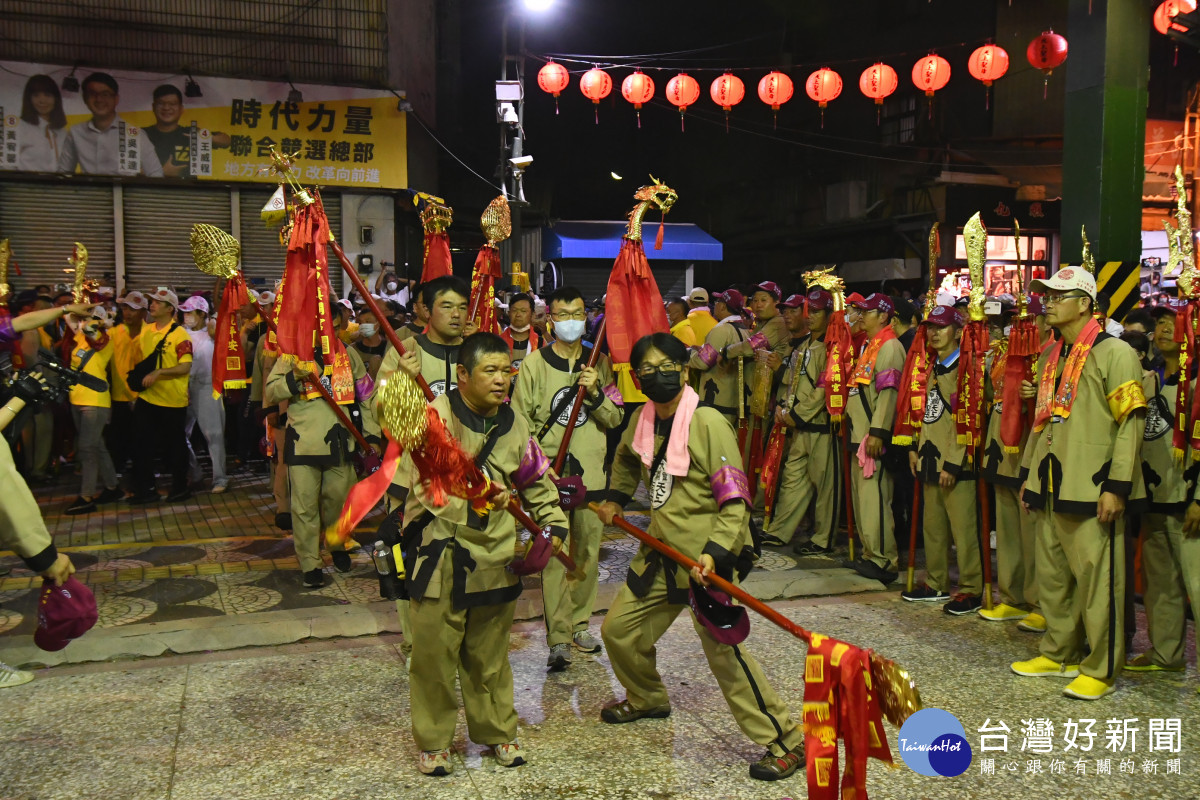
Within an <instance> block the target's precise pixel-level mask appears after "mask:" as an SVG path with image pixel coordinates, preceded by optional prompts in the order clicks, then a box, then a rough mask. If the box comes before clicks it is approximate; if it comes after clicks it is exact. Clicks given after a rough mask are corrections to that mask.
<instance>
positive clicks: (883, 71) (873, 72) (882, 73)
mask: <svg viewBox="0 0 1200 800" xmlns="http://www.w3.org/2000/svg"><path fill="white" fill-rule="evenodd" d="M899 85H900V79H899V78H898V77H896V70H894V69H892V68H891V67H889V66H888V65H887V64H883V63H880V64H872V65H871V66H869V67H867V68H866V69H864V70H863V73H862V75H860V76H859V77H858V90H859V91H860V92H862V93H863V94H865V95H866V96H867V97H869V98H871V99H872V100H874V101H875V106H876V108H875V124H876V125H878V124H879V111H880V108H879V107H880V106H882V105H883V99H884V98H885V97H887V96H889V95H890V94H891V93H892V92H894V91H896V87H897V86H899Z"/></svg>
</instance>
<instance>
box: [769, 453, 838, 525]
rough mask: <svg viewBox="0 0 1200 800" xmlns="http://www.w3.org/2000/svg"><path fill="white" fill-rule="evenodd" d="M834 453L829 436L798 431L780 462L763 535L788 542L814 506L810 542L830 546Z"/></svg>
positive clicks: (835, 498) (834, 509)
mask: <svg viewBox="0 0 1200 800" xmlns="http://www.w3.org/2000/svg"><path fill="white" fill-rule="evenodd" d="M838 495H839V492H838V469H837V451H836V450H835V449H834V447H833V436H832V435H830V434H828V433H815V432H813V431H797V432H796V433H794V434H793V435H792V442H791V445H790V446H789V447H788V451H787V456H786V457H785V458H784V460H783V471H782V474H781V475H780V476H779V491H778V492H776V493H775V509H774V512H773V513H772V516H771V524H770V525H768V526H767V528H766V533H769V534H772V535H773V536H778V537H779V538H780V539H782V540H783V541H785V542H790V541H791V540H792V537H793V536H795V535H796V528H798V527H799V526H800V522H801V520H803V519H804V514H805V513H806V512H807V511H808V507H809V505H810V504H812V505H813V535H812V542H813V544H815V545H817V546H818V547H829V545H830V544H832V542H833V532H834V530H835V529H836V528H837V516H838V508H837V503H838Z"/></svg>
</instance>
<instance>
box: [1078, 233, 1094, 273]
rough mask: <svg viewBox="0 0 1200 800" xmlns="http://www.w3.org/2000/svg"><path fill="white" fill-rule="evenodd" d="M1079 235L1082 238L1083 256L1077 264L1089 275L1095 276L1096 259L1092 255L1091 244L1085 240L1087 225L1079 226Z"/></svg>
mask: <svg viewBox="0 0 1200 800" xmlns="http://www.w3.org/2000/svg"><path fill="white" fill-rule="evenodd" d="M1079 235H1080V236H1081V237H1083V256H1082V257H1081V258H1080V261H1079V263H1080V265H1081V266H1082V267H1083V268H1084V269H1085V270H1086V271H1087V273H1088V274H1089V275H1095V274H1096V257H1095V256H1093V255H1092V243H1091V242H1089V241H1088V238H1087V225H1081V226H1079Z"/></svg>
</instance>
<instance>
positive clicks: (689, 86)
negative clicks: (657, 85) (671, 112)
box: [667, 72, 700, 131]
mask: <svg viewBox="0 0 1200 800" xmlns="http://www.w3.org/2000/svg"><path fill="white" fill-rule="evenodd" d="M699 99H700V84H699V83H697V82H696V79H695V78H693V77H692V76H691V75H688V74H687V73H686V72H681V73H679V74H678V75H676V76H675V77H674V78H671V80H669V81H667V100H669V101H670V103H671V105H673V106H678V107H679V130H681V131H682V130H684V127H683V112H685V111H687V107H688V106H690V105H692V104H693V103H695V102H696V101H697V100H699Z"/></svg>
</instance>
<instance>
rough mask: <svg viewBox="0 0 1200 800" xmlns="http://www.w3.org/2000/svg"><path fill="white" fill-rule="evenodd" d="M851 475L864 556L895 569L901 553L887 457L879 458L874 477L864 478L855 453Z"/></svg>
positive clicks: (851, 464)
mask: <svg viewBox="0 0 1200 800" xmlns="http://www.w3.org/2000/svg"><path fill="white" fill-rule="evenodd" d="M859 446H860V447H861V446H862V445H859ZM850 476H851V480H850V490H851V492H852V496H853V498H854V530H855V532H856V533H857V534H858V539H859V542H861V544H862V557H863V559H864V560H865V561H874V562H875V563H876V564H878V565H879V566H881V567H883V568H884V569H885V570H887V571H888V572H895V571H896V561H897V559H898V558H899V554H898V553H897V552H896V532H895V526H896V522H895V518H894V517H893V516H892V475H891V473H890V472H888V471H887V470H886V469H884V468H883V459H879V460H878V462H877V463H876V464H875V473H874V474H873V475H872V476H871V477H870V478H866V477H864V476H863V471H862V467H861V466H860V465H859V463H858V457H857V456H856V455H855V454H854V453H851V454H850Z"/></svg>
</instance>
